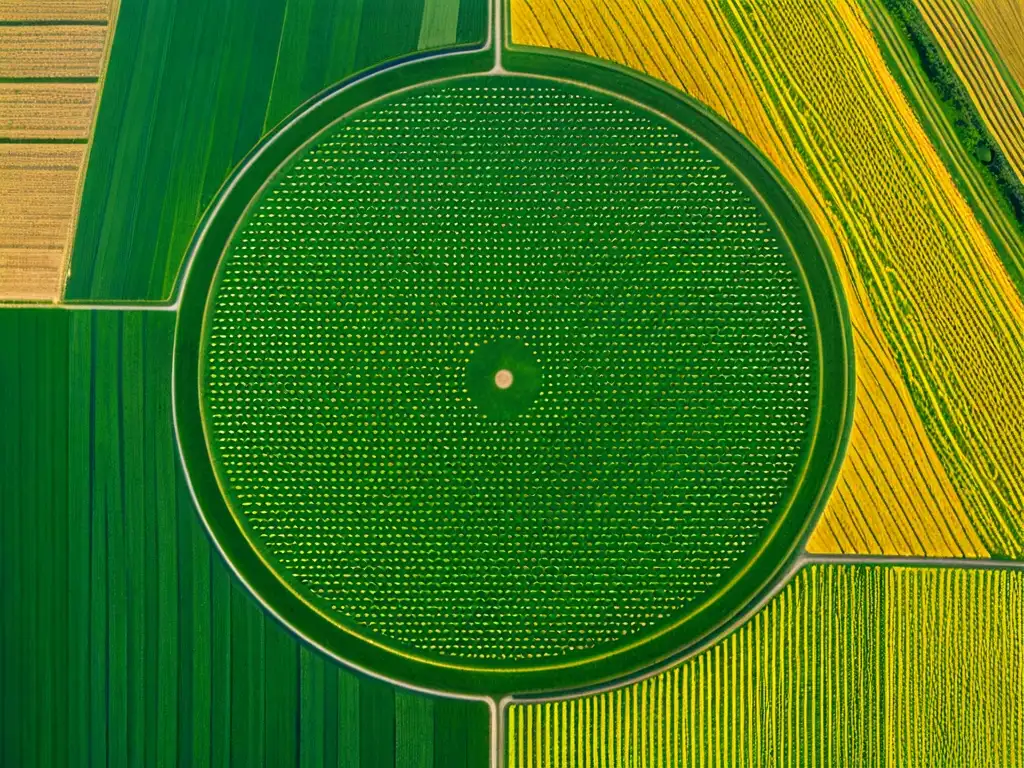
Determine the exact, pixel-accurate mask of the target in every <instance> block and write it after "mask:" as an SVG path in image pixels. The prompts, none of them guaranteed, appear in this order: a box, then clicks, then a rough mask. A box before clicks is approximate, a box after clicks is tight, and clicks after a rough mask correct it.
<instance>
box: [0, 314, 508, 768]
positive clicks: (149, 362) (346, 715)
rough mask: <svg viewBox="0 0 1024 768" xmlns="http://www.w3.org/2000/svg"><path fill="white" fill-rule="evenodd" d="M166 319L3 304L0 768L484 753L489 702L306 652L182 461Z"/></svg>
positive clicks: (466, 761) (363, 762)
mask: <svg viewBox="0 0 1024 768" xmlns="http://www.w3.org/2000/svg"><path fill="white" fill-rule="evenodd" d="M173 324H174V316H173V315H171V314H170V313H162V312H138V313H116V312H87V311H81V312H53V311H40V310H34V309H9V310H3V311H0V410H2V412H3V414H4V420H3V433H2V436H0V472H2V475H0V488H2V489H3V494H2V496H0V578H2V580H3V581H2V586H3V588H2V589H0V621H2V622H3V624H2V627H0V629H2V631H0V765H3V766H18V767H19V768H32V767H33V766H76V765H83V764H85V763H92V764H96V765H109V766H118V765H147V766H149V765H198V766H202V765H214V766H227V765H245V766H263V765H266V766H275V767H276V766H285V767H287V766H321V765H331V766H347V767H349V768H365V767H366V766H385V767H387V768H390V767H391V766H395V767H396V768H398V767H399V766H403V767H404V766H424V767H430V768H433V767H434V766H436V767H437V768H442V767H443V768H449V766H467V768H475V767H476V766H486V765H487V761H488V723H489V721H488V712H487V708H486V707H485V706H484V705H483V704H479V703H475V702H461V701H445V700H440V699H433V698H431V697H425V696H421V695H418V694H411V693H405V692H399V691H396V690H395V689H393V688H392V687H391V686H389V685H387V684H385V683H381V682H378V681H373V680H369V679H366V678H363V677H361V676H358V675H355V674H352V673H350V672H348V671H345V670H344V669H342V668H341V667H340V666H339V665H337V664H336V663H334V662H332V661H330V660H328V659H325V658H324V657H322V656H321V655H320V654H318V653H317V652H315V651H312V650H309V649H307V648H304V647H303V646H302V645H301V644H300V643H299V642H298V641H297V640H296V639H295V638H294V637H293V636H292V635H291V634H290V633H288V632H287V631H285V630H284V629H283V628H281V627H280V626H279V625H278V624H277V623H276V622H274V621H273V620H271V619H269V618H268V617H267V615H266V614H265V613H264V612H263V611H262V610H261V609H260V608H259V607H258V606H257V605H256V603H255V601H253V600H252V599H251V598H250V597H249V595H248V594H247V593H245V592H244V591H243V590H242V589H241V588H240V587H239V586H237V585H236V583H235V582H234V579H233V577H232V576H231V575H230V573H229V572H228V570H227V568H226V566H225V565H224V564H223V563H222V562H221V560H220V558H219V555H218V554H217V553H216V552H215V551H214V550H213V548H212V546H211V545H210V543H209V540H208V539H207V537H206V535H205V532H204V531H203V529H202V527H201V525H200V523H199V520H198V516H197V514H196V512H195V510H194V509H193V508H192V502H191V498H190V496H189V494H188V490H187V486H186V485H185V481H184V478H183V477H182V476H181V475H180V473H179V472H178V468H177V460H176V456H175V448H174V435H173V431H172V422H171V412H170V391H169V387H170V362H171V342H172V334H173V329H174V327H173Z"/></svg>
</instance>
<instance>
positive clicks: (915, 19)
mask: <svg viewBox="0 0 1024 768" xmlns="http://www.w3.org/2000/svg"><path fill="white" fill-rule="evenodd" d="M882 2H883V3H884V4H885V6H886V8H887V9H888V10H889V12H890V13H891V14H892V15H893V18H894V19H895V20H896V21H897V23H898V24H899V27H900V30H901V31H902V33H903V34H904V36H905V37H906V38H907V40H908V41H909V42H910V45H911V47H912V48H913V50H914V52H915V53H916V54H917V57H918V59H919V61H920V65H921V69H922V71H924V73H925V74H926V75H927V76H928V80H929V82H930V83H931V84H932V87H933V89H934V91H935V94H936V96H937V97H938V98H939V101H940V102H941V103H942V105H943V108H944V109H945V110H946V112H947V114H948V115H949V117H950V120H951V121H952V123H953V125H954V127H955V128H956V131H957V135H958V136H959V137H960V141H961V142H962V143H963V146H964V148H965V149H966V150H967V151H968V152H969V153H970V154H971V156H972V157H973V158H974V159H975V161H976V162H977V164H978V165H979V166H980V167H982V168H984V169H985V172H986V173H987V174H988V175H989V177H990V178H991V179H992V181H993V182H994V183H995V186H996V188H997V189H998V190H999V192H1000V193H1001V194H1002V195H1003V197H1004V198H1005V199H1006V201H1007V202H1008V203H1009V205H1010V209H1011V210H1012V211H1013V215H1014V218H1015V219H1016V220H1017V222H1018V224H1019V225H1020V226H1021V228H1022V230H1024V184H1022V183H1021V181H1020V179H1018V178H1017V175H1016V174H1015V173H1014V171H1013V168H1012V167H1011V166H1010V164H1009V162H1008V161H1007V159H1006V155H1005V154H1004V153H1003V152H1002V150H1000V149H999V146H998V144H997V143H996V141H995V140H994V139H993V138H992V135H991V134H990V133H989V131H988V129H987V128H986V127H985V123H984V122H983V121H982V119H981V116H980V115H979V114H978V111H977V110H976V109H975V107H974V104H973V102H972V101H971V97H970V95H969V94H968V92H967V89H966V88H965V87H964V84H963V82H961V80H960V78H958V77H957V76H956V73H955V72H954V71H953V67H952V65H951V64H950V63H949V60H948V59H947V58H946V55H945V54H944V53H943V52H942V49H941V48H940V47H939V44H938V41H936V40H935V37H934V35H932V32H931V30H930V29H929V28H928V24H927V22H926V21H925V20H924V18H923V17H922V16H921V12H920V11H919V10H918V8H917V6H916V5H915V4H914V1H913V0H882Z"/></svg>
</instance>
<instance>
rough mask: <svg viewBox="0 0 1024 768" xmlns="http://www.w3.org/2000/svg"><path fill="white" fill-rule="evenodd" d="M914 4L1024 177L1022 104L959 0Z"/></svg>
mask: <svg viewBox="0 0 1024 768" xmlns="http://www.w3.org/2000/svg"><path fill="white" fill-rule="evenodd" d="M1005 5H1008V6H1012V5H1013V4H1012V3H1010V2H1007V3H1005ZM917 6H918V8H920V9H921V15H922V16H924V19H925V21H926V22H927V23H928V26H929V27H930V28H931V31H932V34H933V35H935V39H936V40H938V41H939V45H941V46H942V50H943V51H944V52H945V54H946V57H947V58H948V59H949V61H950V63H951V64H952V65H953V70H954V71H955V72H956V74H957V76H958V77H959V78H960V80H961V82H963V84H964V86H965V87H966V88H967V92H968V93H969V94H970V96H971V101H973V102H974V106H975V107H976V108H977V110H978V113H979V114H980V115H981V118H982V120H984V121H985V125H986V126H987V127H988V129H989V131H990V132H991V133H992V136H993V138H995V140H996V142H997V143H998V144H999V147H1000V148H1001V149H1002V150H1003V153H1004V154H1005V155H1006V159H1007V161H1008V162H1009V163H1010V166H1011V167H1012V168H1013V170H1014V171H1015V172H1016V174H1017V177H1018V178H1020V179H1022V180H1024V104H1022V103H1020V102H1019V101H1018V100H1017V99H1016V98H1015V96H1014V94H1013V92H1012V91H1011V89H1010V86H1009V85H1008V84H1007V82H1006V80H1005V79H1004V78H1003V76H1002V75H1001V73H1000V72H999V69H998V67H997V66H996V62H995V61H994V60H993V59H992V57H991V55H989V52H988V51H987V50H986V48H985V46H984V44H983V43H982V41H981V39H979V37H978V34H977V31H976V30H975V28H974V26H973V25H972V24H971V20H970V19H969V18H968V16H967V14H966V13H965V12H964V9H963V7H962V6H961V5H960V3H959V1H958V0H917ZM1010 17H1011V18H1012V14H1010Z"/></svg>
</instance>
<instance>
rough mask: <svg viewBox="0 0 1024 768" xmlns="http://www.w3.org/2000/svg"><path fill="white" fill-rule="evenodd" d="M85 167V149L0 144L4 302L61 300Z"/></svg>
mask: <svg viewBox="0 0 1024 768" xmlns="http://www.w3.org/2000/svg"><path fill="white" fill-rule="evenodd" d="M84 161H85V146H84V145H82V144H0V221H2V222H4V226H3V227H0V299H23V298H49V297H53V296H57V295H59V293H60V288H61V286H60V274H61V268H62V264H63V261H64V257H65V255H66V253H67V250H68V248H69V247H70V244H71V235H72V232H71V227H72V223H73V220H74V207H75V201H76V199H77V191H78V184H79V180H80V177H81V174H82V166H83V164H84Z"/></svg>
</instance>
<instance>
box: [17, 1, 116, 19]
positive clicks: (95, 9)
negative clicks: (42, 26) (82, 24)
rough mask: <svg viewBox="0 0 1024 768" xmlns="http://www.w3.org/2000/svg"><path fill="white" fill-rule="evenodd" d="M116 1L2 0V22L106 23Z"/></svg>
mask: <svg viewBox="0 0 1024 768" xmlns="http://www.w3.org/2000/svg"><path fill="white" fill-rule="evenodd" d="M113 5H114V0H0V21H53V20H60V21H106V20H107V19H108V18H109V17H110V15H111V12H112V7H113Z"/></svg>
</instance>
